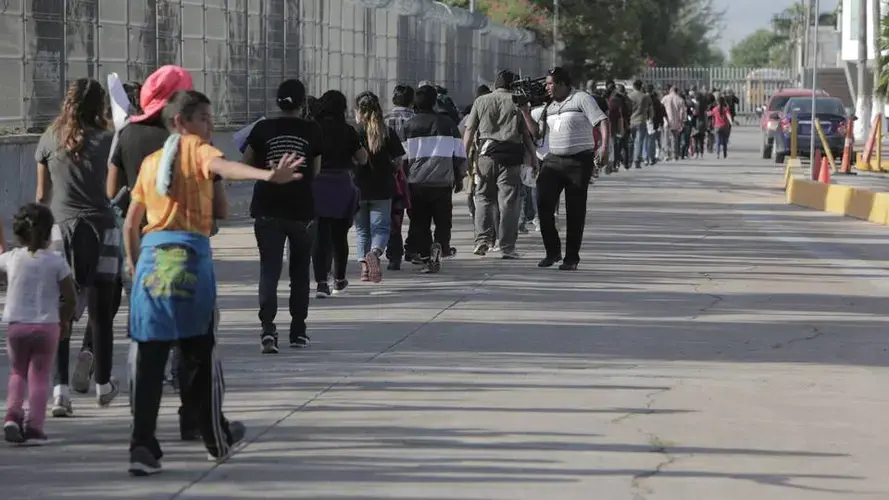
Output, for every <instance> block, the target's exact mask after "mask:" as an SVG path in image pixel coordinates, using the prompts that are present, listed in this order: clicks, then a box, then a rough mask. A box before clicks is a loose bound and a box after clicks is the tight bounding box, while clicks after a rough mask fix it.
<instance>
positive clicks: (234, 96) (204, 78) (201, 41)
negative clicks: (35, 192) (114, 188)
mask: <svg viewBox="0 0 889 500" xmlns="http://www.w3.org/2000/svg"><path fill="white" fill-rule="evenodd" d="M548 59H549V57H548V52H547V51H546V50H541V48H540V46H539V45H537V44H536V43H535V39H534V36H533V34H531V33H530V32H528V31H525V30H519V29H514V28H508V27H505V26H502V25H498V24H496V23H493V22H490V21H489V20H488V19H486V18H485V17H484V16H482V15H480V14H470V13H469V12H467V11H465V10H462V9H456V8H449V7H447V6H445V5H443V4H441V3H438V2H434V1H432V0H0V89H2V92H0V129H6V130H7V131H9V130H27V129H32V128H40V127H42V126H45V125H46V124H47V123H48V122H49V121H50V120H51V119H52V118H53V117H54V116H55V115H56V114H57V113H58V110H59V104H60V102H61V98H62V96H63V94H64V89H65V86H66V85H67V82H69V81H71V80H73V79H76V78H80V77H85V76H89V77H93V78H97V79H99V80H100V81H104V79H105V77H106V75H108V74H109V73H112V72H114V73H117V74H118V75H120V77H121V78H122V79H124V80H136V81H140V80H143V79H144V78H145V77H147V76H148V75H149V74H150V73H151V72H152V71H153V70H154V69H155V68H157V67H158V66H161V65H164V64H178V65H181V66H183V67H185V68H186V69H188V70H190V71H191V72H192V74H193V76H194V78H195V86H196V88H197V89H198V90H201V91H203V92H205V93H206V94H208V96H209V97H210V98H211V99H212V100H213V102H214V105H215V108H216V109H215V114H216V115H217V120H218V121H219V122H220V124H222V125H237V124H242V123H247V122H250V121H252V120H254V119H256V118H258V117H260V116H262V115H265V114H267V113H269V112H270V111H272V107H273V102H274V100H273V97H274V93H275V91H276V88H277V85H278V84H279V83H280V82H281V81H282V80H283V79H285V78H300V79H302V80H303V81H304V82H305V83H306V85H307V87H308V88H309V91H310V93H312V94H314V95H319V94H321V93H323V92H324V91H326V90H328V89H338V90H341V91H343V93H345V94H346V95H347V96H349V97H353V96H355V95H356V94H358V93H360V92H362V91H364V90H371V91H373V92H375V93H377V94H379V95H381V96H383V97H384V98H385V97H388V95H389V94H390V92H391V89H392V87H393V86H394V85H395V84H396V83H408V84H413V85H415V84H416V83H417V82H418V81H419V80H430V81H434V82H435V83H437V84H440V85H444V86H445V87H447V88H448V89H449V93H450V95H451V96H452V97H453V98H454V100H455V101H456V102H457V103H458V104H461V103H465V104H468V103H469V102H471V98H472V95H473V91H474V89H475V87H476V86H477V85H478V84H480V83H485V82H490V81H491V80H492V79H493V78H494V75H495V74H496V72H497V70H499V69H504V68H510V69H513V70H515V71H520V72H522V73H524V74H529V75H535V76H537V75H538V74H542V72H543V68H544V67H545V65H546V64H545V62H544V61H547V60H548Z"/></svg>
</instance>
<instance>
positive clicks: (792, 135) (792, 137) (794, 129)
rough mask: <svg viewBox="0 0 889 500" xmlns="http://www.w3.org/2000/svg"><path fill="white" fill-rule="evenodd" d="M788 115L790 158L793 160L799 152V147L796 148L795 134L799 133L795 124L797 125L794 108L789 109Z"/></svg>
mask: <svg viewBox="0 0 889 500" xmlns="http://www.w3.org/2000/svg"><path fill="white" fill-rule="evenodd" d="M790 117H791V118H790V158H792V159H794V160H795V159H796V157H797V155H798V154H799V151H798V149H799V148H797V144H798V143H797V140H798V139H797V135H799V132H798V131H797V126H798V125H799V121H798V120H797V118H796V109H794V110H793V111H791V115H790Z"/></svg>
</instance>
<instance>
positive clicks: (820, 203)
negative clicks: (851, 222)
mask: <svg viewBox="0 0 889 500" xmlns="http://www.w3.org/2000/svg"><path fill="white" fill-rule="evenodd" d="M791 161H794V160H789V161H788V164H787V166H786V169H787V170H786V176H785V187H786V198H787V203H789V204H791V205H798V206H801V207H806V208H811V209H814V210H820V211H823V212H830V213H834V214H839V215H844V216H848V217H854V218H856V219H861V220H866V221H869V222H873V223H876V224H881V225H884V226H886V225H889V193H887V192H880V191H873V190H870V189H865V188H861V187H854V186H845V185H842V184H824V183H821V182H818V181H813V180H809V179H807V178H804V177H802V176H801V175H797V174H796V173H794V171H795V170H798V168H797V166H798V162H797V163H791ZM799 166H800V167H801V165H799Z"/></svg>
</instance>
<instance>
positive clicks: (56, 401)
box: [50, 395, 74, 418]
mask: <svg viewBox="0 0 889 500" xmlns="http://www.w3.org/2000/svg"><path fill="white" fill-rule="evenodd" d="M50 414H51V415H52V416H53V417H55V418H63V417H73V416H74V408H73V407H72V406H71V398H70V397H69V396H63V395H59V396H56V397H54V398H53V400H52V410H50Z"/></svg>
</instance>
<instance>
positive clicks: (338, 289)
mask: <svg viewBox="0 0 889 500" xmlns="http://www.w3.org/2000/svg"><path fill="white" fill-rule="evenodd" d="M348 286H349V280H334V281H333V294H334V295H342V294H343V293H345V291H346V288H347V287H348Z"/></svg>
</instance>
